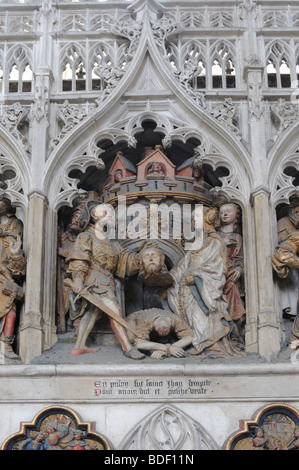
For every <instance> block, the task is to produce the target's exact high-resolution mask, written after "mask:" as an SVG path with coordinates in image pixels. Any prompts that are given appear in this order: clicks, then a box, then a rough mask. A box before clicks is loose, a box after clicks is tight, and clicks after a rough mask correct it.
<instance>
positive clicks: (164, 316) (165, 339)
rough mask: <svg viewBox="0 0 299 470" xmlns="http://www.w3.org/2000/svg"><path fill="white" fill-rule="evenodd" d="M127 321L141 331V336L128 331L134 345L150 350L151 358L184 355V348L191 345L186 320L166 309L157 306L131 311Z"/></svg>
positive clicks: (190, 332)
mask: <svg viewBox="0 0 299 470" xmlns="http://www.w3.org/2000/svg"><path fill="white" fill-rule="evenodd" d="M128 323H130V324H131V325H132V326H133V327H134V328H136V329H137V330H138V331H139V332H140V333H141V338H137V337H136V336H134V335H133V334H132V333H131V332H129V333H128V336H129V338H130V339H131V341H132V342H134V344H135V347H136V348H137V349H139V350H140V351H142V352H145V351H150V353H151V354H150V357H151V358H153V359H162V358H164V357H170V356H174V357H178V358H179V357H185V356H186V351H185V349H186V348H187V347H188V346H191V343H192V339H193V336H194V333H193V331H192V329H191V328H190V326H189V325H188V323H187V322H186V321H184V320H183V319H182V318H180V317H179V316H177V315H175V314H174V313H172V312H170V311H168V310H161V309H158V308H152V309H147V310H141V311H137V312H134V313H131V315H129V316H128Z"/></svg>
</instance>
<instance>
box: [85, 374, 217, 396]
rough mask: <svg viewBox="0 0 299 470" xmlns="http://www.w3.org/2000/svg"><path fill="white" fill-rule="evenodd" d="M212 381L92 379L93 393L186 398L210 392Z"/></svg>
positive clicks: (100, 394)
mask: <svg viewBox="0 0 299 470" xmlns="http://www.w3.org/2000/svg"><path fill="white" fill-rule="evenodd" d="M211 385H212V382H211V380H208V379H206V378H204V379H200V378H186V377H184V378H179V379H169V378H167V379H161V378H160V377H159V378H125V379H119V378H117V379H113V378H108V379H106V378H99V379H96V380H94V382H93V389H94V395H95V396H96V397H98V398H99V399H105V398H109V399H110V398H111V399H122V398H126V399H127V398H147V397H148V398H149V397H150V398H159V399H160V398H176V399H177V398H188V399H192V398H194V399H196V398H197V399H198V398H204V397H207V396H209V395H210V394H211V393H212V387H211Z"/></svg>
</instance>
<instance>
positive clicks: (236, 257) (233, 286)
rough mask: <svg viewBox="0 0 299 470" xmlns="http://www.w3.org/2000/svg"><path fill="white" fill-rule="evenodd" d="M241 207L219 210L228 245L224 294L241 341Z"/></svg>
mask: <svg viewBox="0 0 299 470" xmlns="http://www.w3.org/2000/svg"><path fill="white" fill-rule="evenodd" d="M238 219H239V207H238V206H237V204H223V205H221V207H220V209H219V220H220V228H219V232H218V233H219V235H220V236H221V238H222V240H223V241H224V243H225V244H226V247H227V255H228V267H227V273H226V284H225V287H224V294H225V295H226V298H227V301H228V311H229V313H230V316H231V318H232V320H233V321H234V322H235V324H236V326H237V328H238V333H239V335H238V336H239V339H242V336H243V332H242V326H243V324H244V321H245V308H244V303H243V300H242V298H241V285H240V280H241V277H242V274H243V270H244V256H243V239H242V236H241V235H240V234H239V233H238V231H237V224H238Z"/></svg>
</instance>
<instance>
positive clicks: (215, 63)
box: [212, 43, 236, 88]
mask: <svg viewBox="0 0 299 470" xmlns="http://www.w3.org/2000/svg"><path fill="white" fill-rule="evenodd" d="M212 87H213V88H236V67H235V60H234V57H233V54H232V52H231V50H230V48H229V47H228V45H227V44H225V43H221V44H219V45H218V47H217V49H216V52H215V53H214V56H213V58H212Z"/></svg>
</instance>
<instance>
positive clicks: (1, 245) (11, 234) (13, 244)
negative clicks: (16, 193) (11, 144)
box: [0, 195, 26, 359]
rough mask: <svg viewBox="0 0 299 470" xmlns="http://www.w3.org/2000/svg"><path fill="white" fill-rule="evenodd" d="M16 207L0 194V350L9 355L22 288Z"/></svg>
mask: <svg viewBox="0 0 299 470" xmlns="http://www.w3.org/2000/svg"><path fill="white" fill-rule="evenodd" d="M15 213H16V211H15V209H14V208H13V207H12V206H11V203H10V201H9V200H8V199H6V198H5V197H3V196H2V195H1V196H0V340H1V353H2V354H3V355H4V356H5V357H7V358H10V359H15V358H17V357H18V356H17V355H16V354H15V353H14V351H13V348H12V344H13V341H14V328H15V321H16V302H17V301H18V300H21V299H22V297H23V291H22V288H21V287H20V286H19V285H18V284H17V282H20V281H21V280H22V277H23V276H24V275H25V270H26V260H25V257H24V254H23V251H22V235H23V224H22V222H21V221H20V220H19V219H18V218H17V217H16V215H15Z"/></svg>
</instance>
